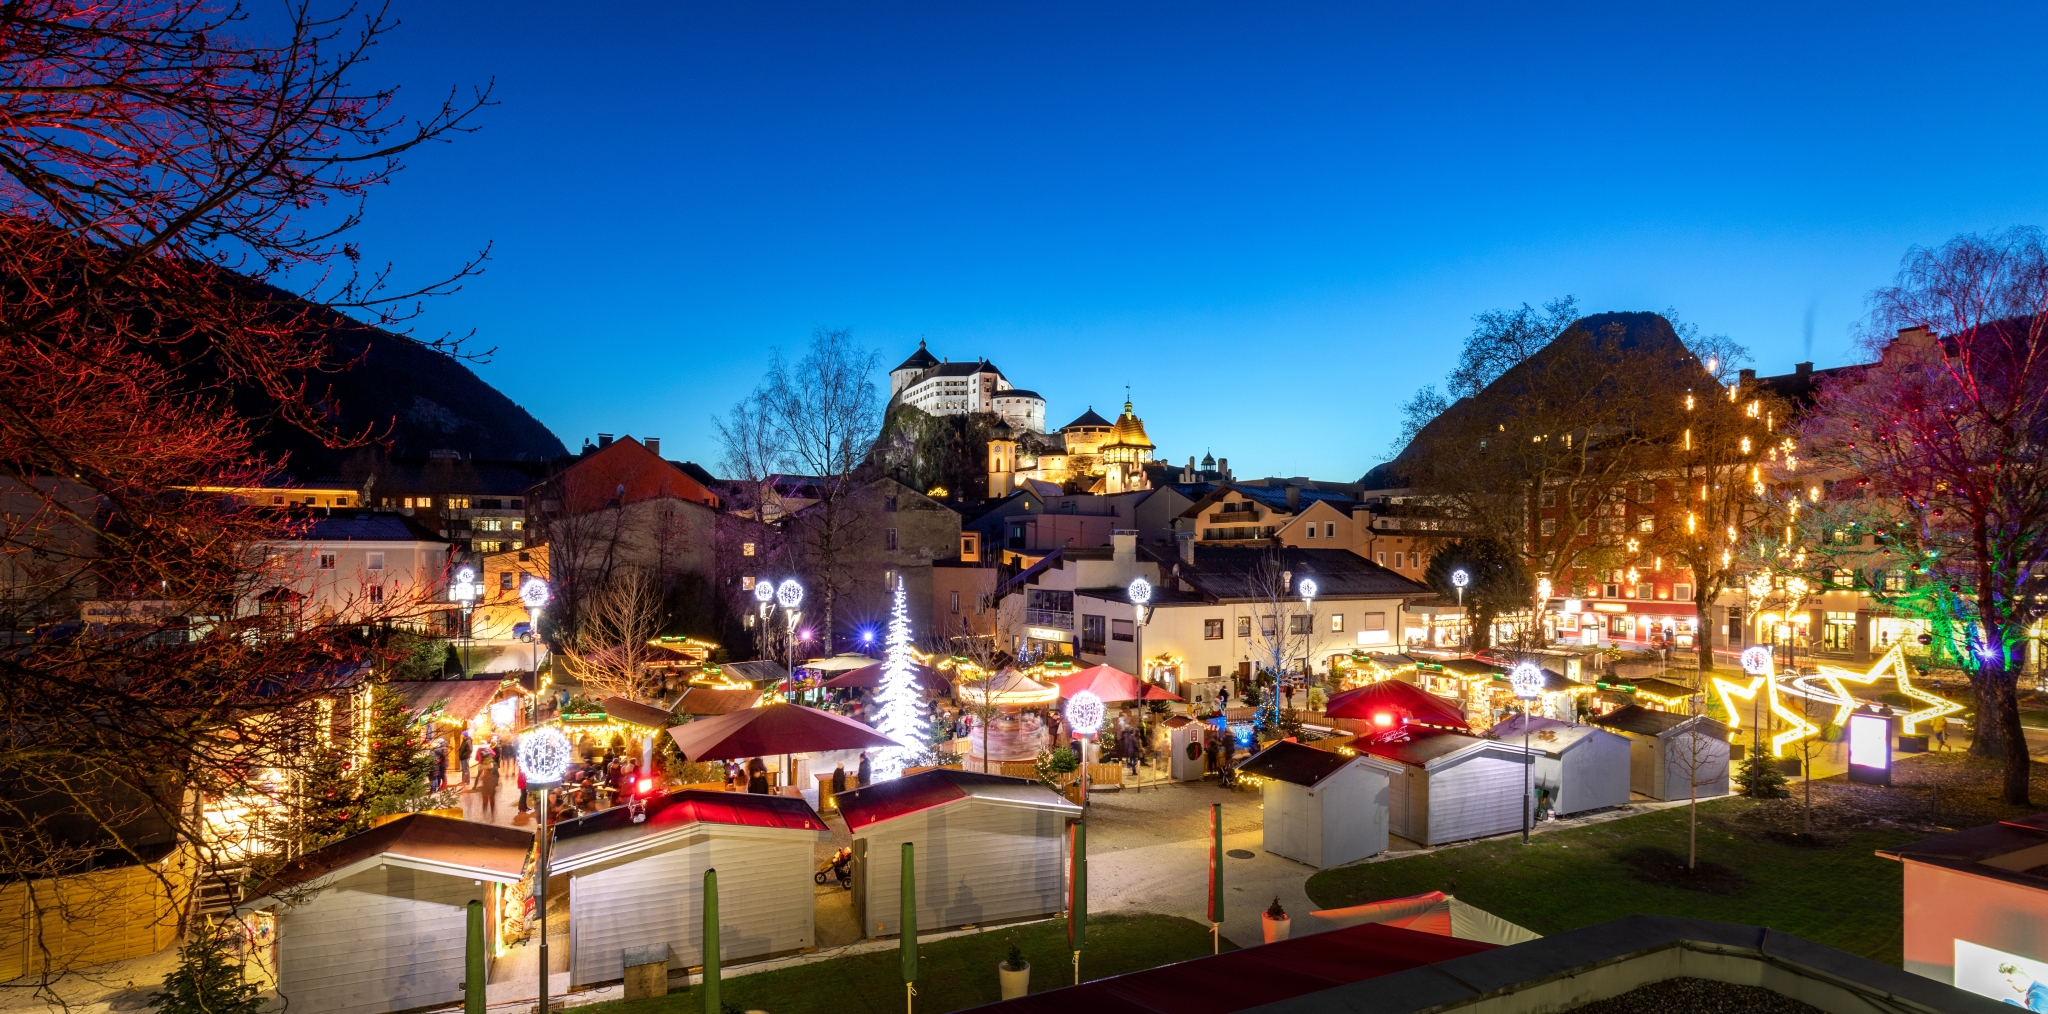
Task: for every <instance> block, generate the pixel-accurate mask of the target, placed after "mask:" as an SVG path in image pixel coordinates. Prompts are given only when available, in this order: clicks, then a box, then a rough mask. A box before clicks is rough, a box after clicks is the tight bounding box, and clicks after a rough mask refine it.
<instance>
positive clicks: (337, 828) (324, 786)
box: [299, 749, 369, 852]
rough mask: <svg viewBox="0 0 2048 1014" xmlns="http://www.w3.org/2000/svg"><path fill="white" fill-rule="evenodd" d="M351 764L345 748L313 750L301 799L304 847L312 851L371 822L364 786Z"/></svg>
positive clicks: (300, 826) (301, 825)
mask: <svg viewBox="0 0 2048 1014" xmlns="http://www.w3.org/2000/svg"><path fill="white" fill-rule="evenodd" d="M350 766H351V765H350V763H349V761H348V759H347V758H345V757H344V756H343V755H342V751H339V750H332V749H322V750H314V751H313V758H312V763H311V764H310V765H309V766H308V767H307V769H306V781H305V789H304V792H303V794H302V795H301V798H300V801H299V812H300V814H301V817H300V820H299V834H300V837H301V839H302V847H303V849H304V851H307V852H311V851H312V850H314V849H317V848H320V847H321V846H323V845H326V844H328V843H330V842H333V841H336V840H338V839H341V838H344V837H346V836H348V835H351V834H354V833H355V832H357V831H360V830H362V829H363V828H364V827H365V826H367V825H368V823H369V817H368V816H367V815H366V814H364V812H363V800H362V792H361V786H359V785H357V784H356V778H355V773H354V772H353V771H350V770H349V768H350Z"/></svg>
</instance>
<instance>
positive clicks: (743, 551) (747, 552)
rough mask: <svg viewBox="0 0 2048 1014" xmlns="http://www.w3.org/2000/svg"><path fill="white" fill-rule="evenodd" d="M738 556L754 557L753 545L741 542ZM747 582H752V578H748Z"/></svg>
mask: <svg viewBox="0 0 2048 1014" xmlns="http://www.w3.org/2000/svg"><path fill="white" fill-rule="evenodd" d="M740 555H741V556H752V555H754V544H753V543H751V542H742V543H740ZM748 580H753V579H752V578H749V579H748Z"/></svg>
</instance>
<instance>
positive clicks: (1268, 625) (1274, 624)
mask: <svg viewBox="0 0 2048 1014" xmlns="http://www.w3.org/2000/svg"><path fill="white" fill-rule="evenodd" d="M1279 629H1280V621H1279V620H1278V619H1276V618H1275V617H1274V616H1273V614H1272V613H1267V614H1266V615H1264V616H1261V617H1259V636H1260V637H1272V636H1273V634H1274V632H1275V631H1278V630H1279Z"/></svg>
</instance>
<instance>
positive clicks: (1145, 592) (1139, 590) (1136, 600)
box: [1124, 577, 1179, 693]
mask: <svg viewBox="0 0 2048 1014" xmlns="http://www.w3.org/2000/svg"><path fill="white" fill-rule="evenodd" d="M1124 592H1125V594H1127V595H1128V596H1129V597H1130V600H1131V613H1132V616H1133V618H1134V619H1135V620H1136V621H1137V622H1136V625H1135V626H1133V627H1132V628H1131V633H1132V636H1133V643H1134V644H1135V645H1136V646H1137V650H1138V678H1139V679H1141V680H1144V681H1145V682H1147V683H1150V682H1152V674H1151V673H1150V672H1147V671H1146V669H1145V615H1146V613H1147V612H1149V611H1150V610H1149V608H1148V607H1149V606H1150V605H1151V603H1152V582H1150V581H1147V580H1145V579H1144V578H1142V577H1134V578H1132V579H1131V583H1130V586H1129V587H1128V588H1125V589H1124ZM1175 692H1176V693H1178V692H1179V690H1178V688H1176V689H1175Z"/></svg>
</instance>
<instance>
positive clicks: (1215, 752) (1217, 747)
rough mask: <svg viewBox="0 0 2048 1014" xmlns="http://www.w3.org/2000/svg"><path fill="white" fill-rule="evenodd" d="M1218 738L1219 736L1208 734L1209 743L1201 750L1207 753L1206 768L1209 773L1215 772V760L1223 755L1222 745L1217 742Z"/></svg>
mask: <svg viewBox="0 0 2048 1014" xmlns="http://www.w3.org/2000/svg"><path fill="white" fill-rule="evenodd" d="M1218 739H1220V737H1217V736H1210V737H1209V745H1208V747H1207V748H1206V749H1205V750H1204V751H1203V752H1204V753H1205V754H1206V755H1207V757H1206V759H1207V763H1208V768H1207V770H1208V772H1209V773H1210V774H1215V773H1216V762H1217V760H1219V759H1220V758H1221V757H1222V756H1223V746H1222V744H1221V743H1219V742H1217V741H1218Z"/></svg>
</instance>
